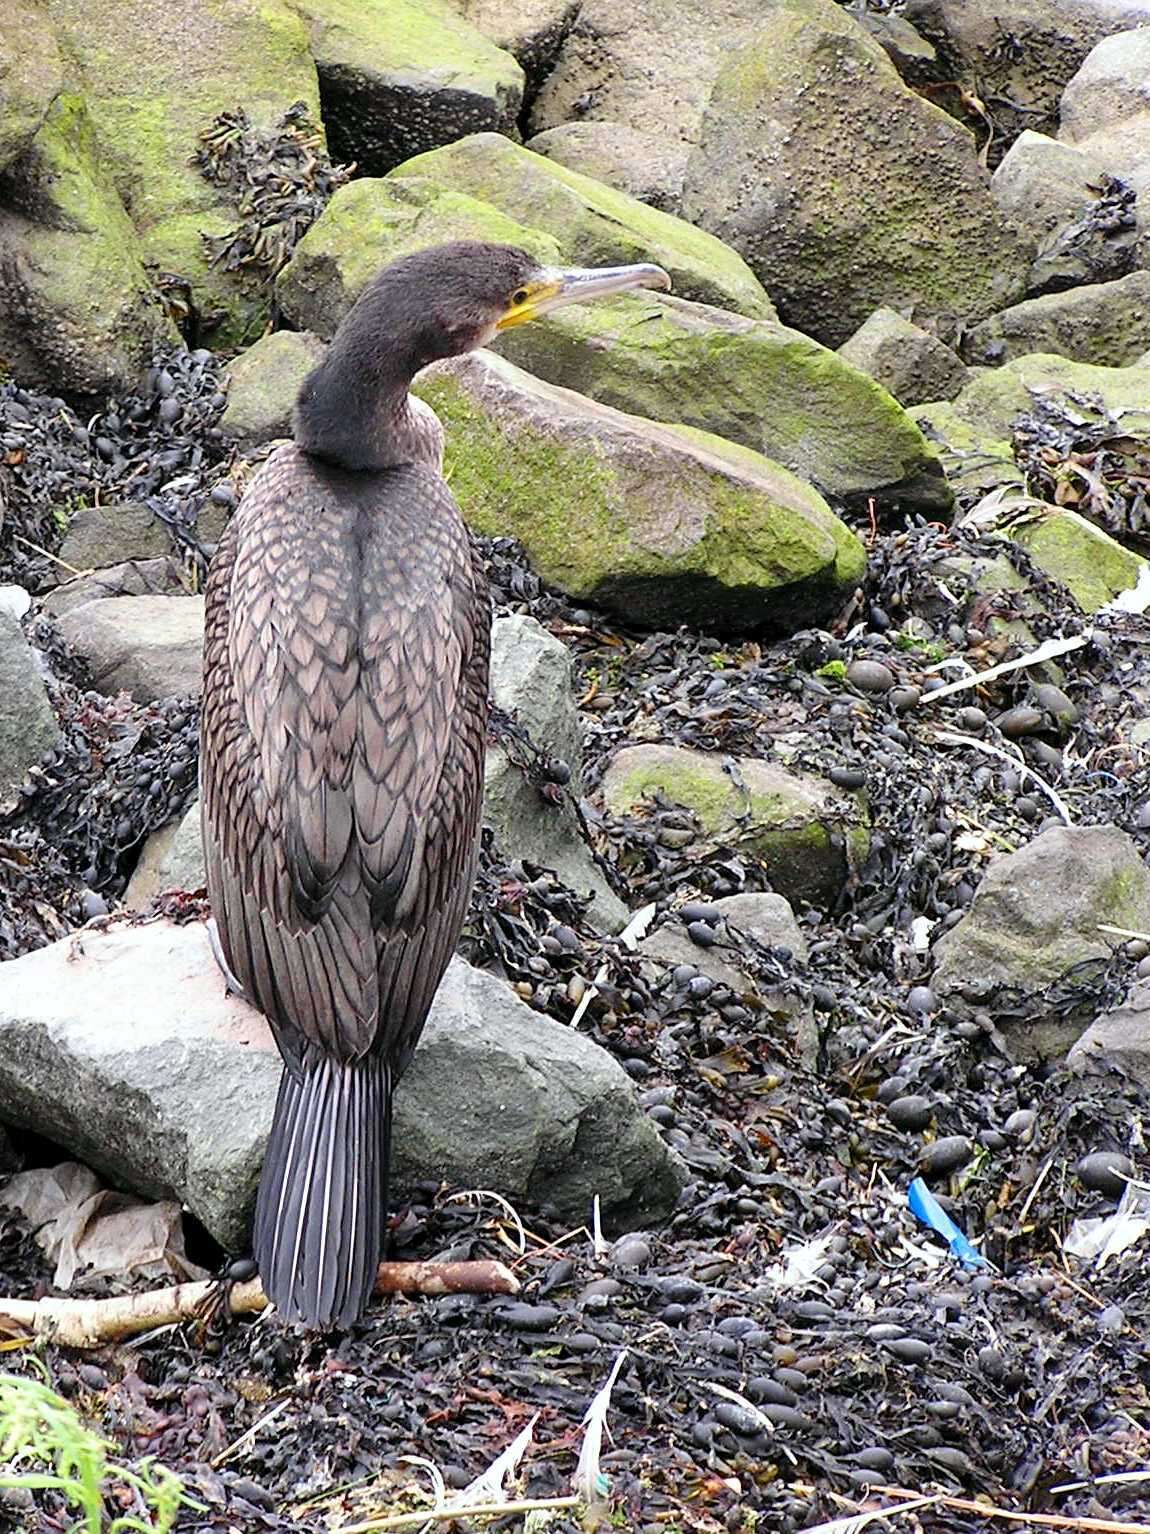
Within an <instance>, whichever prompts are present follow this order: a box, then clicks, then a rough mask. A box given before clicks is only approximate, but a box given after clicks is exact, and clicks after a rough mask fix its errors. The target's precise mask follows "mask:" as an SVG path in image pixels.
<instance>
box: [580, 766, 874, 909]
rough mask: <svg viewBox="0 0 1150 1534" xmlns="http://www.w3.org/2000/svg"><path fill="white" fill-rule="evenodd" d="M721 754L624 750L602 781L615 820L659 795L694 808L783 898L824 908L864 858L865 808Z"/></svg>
mask: <svg viewBox="0 0 1150 1534" xmlns="http://www.w3.org/2000/svg"><path fill="white" fill-rule="evenodd" d="M731 765H732V770H731V771H728V770H726V766H727V764H726V763H725V760H724V758H723V757H722V756H719V755H713V754H710V753H708V752H705V751H694V750H689V749H687V748H686V747H683V746H663V745H642V746H624V748H623V749H622V750H621V751H619V752H618V753H617V754H616V755H615V757H614V758H613V759H612V761H611V764H610V766H609V767H608V768H607V771H606V772H605V773H604V775H603V782H602V785H601V792H602V796H603V803H604V806H605V808H606V809H607V811H608V813H610V814H612V815H632V814H635V813H636V812H639V813H642V811H643V810H644V807H645V806H647V805H648V804H649V803H650V801H651V800H652V799H653V797H654V796H655V795H656V794H661V795H662V796H663V798H665V799H666V800H667V801H668V802H669V803H672V804H679V805H682V806H684V807H685V808H686V809H689V810H691V811H692V812H693V813H694V814H695V815H696V816H697V818H698V820H699V823H700V825H701V827H702V829H703V831H704V832H705V833H707V834H709V835H722V836H723V837H725V838H727V839H728V842H729V844H730V845H741V846H745V847H746V848H747V849H748V850H749V851H751V852H753V853H755V854H756V855H757V856H758V857H759V858H761V859H762V861H763V864H764V866H765V868H766V870H767V873H768V875H769V877H770V880H771V883H772V885H773V886H774V888H775V890H776V891H777V892H778V893H779V894H781V895H784V896H785V897H786V898H787V899H788V900H802V901H805V902H808V903H810V904H812V905H818V906H827V905H830V904H831V903H833V901H834V900H835V899H837V897H838V895H839V894H840V893H841V891H842V887H843V884H844V882H845V881H846V878H847V875H848V873H849V872H850V869H851V868H852V867H855V866H857V865H858V863H860V862H861V860H862V859H863V858H864V857H865V856H866V851H867V845H868V838H867V832H866V829H865V825H864V817H865V811H864V807H863V805H862V802H861V801H860V800H859V799H858V798H857V797H856V796H855V795H852V794H848V793H844V792H843V791H842V790H841V789H837V788H833V787H832V786H831V785H830V784H829V783H826V782H823V781H821V780H818V779H814V778H807V777H803V776H802V775H800V774H799V773H795V772H791V771H789V770H788V769H787V768H784V767H780V766H778V765H777V764H776V763H773V762H762V761H757V760H755V759H753V758H738V759H736V760H735V761H734V762H733V763H732V764H731Z"/></svg>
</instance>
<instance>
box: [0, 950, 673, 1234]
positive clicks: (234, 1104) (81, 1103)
mask: <svg viewBox="0 0 1150 1534" xmlns="http://www.w3.org/2000/svg"><path fill="white" fill-rule="evenodd" d="M4 979H5V984H4V989H3V995H2V998H0V1116H2V1117H3V1119H4V1120H5V1121H6V1122H7V1123H10V1124H17V1125H21V1126H32V1125H34V1126H35V1127H36V1129H37V1130H38V1131H40V1132H41V1133H44V1134H48V1135H50V1136H51V1138H52V1139H54V1140H55V1141H56V1142H57V1143H58V1144H60V1145H62V1146H64V1147H66V1148H67V1149H68V1150H69V1151H70V1152H71V1153H73V1154H74V1155H76V1156H78V1157H80V1158H81V1159H83V1160H84V1161H86V1162H88V1163H90V1164H91V1165H92V1166H93V1167H95V1168H96V1169H98V1170H99V1171H101V1172H103V1173H104V1174H105V1175H107V1176H108V1177H110V1178H112V1179H113V1180H115V1181H117V1182H119V1183H121V1184H123V1185H125V1186H127V1187H129V1188H132V1189H134V1190H135V1191H138V1192H140V1193H142V1194H145V1195H146V1196H149V1197H169V1196H172V1195H175V1196H176V1197H178V1198H180V1199H181V1200H182V1201H183V1202H184V1203H186V1204H187V1205H188V1207H189V1208H190V1209H191V1210H192V1211H193V1213H194V1214H195V1215H196V1216H197V1218H198V1219H200V1220H201V1221H202V1222H203V1224H204V1225H205V1226H206V1227H207V1229H208V1230H209V1231H211V1233H212V1234H213V1235H214V1236H215V1237H216V1239H217V1240H218V1241H220V1242H221V1243H222V1244H223V1245H224V1246H225V1247H227V1248H229V1249H230V1250H233V1251H234V1250H242V1249H243V1248H244V1246H245V1244H246V1232H247V1229H248V1222H249V1220H250V1215H251V1209H252V1205H253V1201H254V1197H255V1190H256V1184H257V1181H258V1177H259V1170H260V1165H261V1162H262V1159H263V1152H264V1147H265V1144H266V1140H267V1133H268V1130H269V1128H270V1125H271V1117H272V1108H273V1105H274V1102H275V1095H276V1089H277V1084H278V1081H279V1076H280V1060H279V1055H278V1054H277V1052H276V1050H275V1046H274V1044H273V1042H272V1039H271V1035H270V1033H269V1031H268V1029H267V1026H266V1024H265V1023H264V1020H263V1019H262V1017H260V1015H259V1014H258V1013H257V1012H256V1011H254V1009H252V1008H250V1007H248V1006H247V1005H246V1004H245V1003H244V1002H242V1001H240V1000H238V999H237V998H236V997H230V996H227V995H226V994H225V991H224V986H223V981H222V978H221V976H220V974H219V971H218V970H217V968H216V965H215V961H214V960H213V958H212V955H211V950H210V948H209V945H208V939H207V934H206V930H205V928H204V927H203V925H202V924H200V923H189V924H187V925H184V926H176V925H174V924H172V923H169V922H163V921H158V922H152V923H148V924H147V925H144V926H140V927H130V926H126V925H119V924H113V925H112V926H111V927H109V928H108V929H106V930H104V931H95V930H88V929H81V931H80V932H77V933H74V934H73V935H72V936H71V937H68V938H64V939H62V940H61V941H59V942H57V943H53V944H51V945H50V946H48V947H46V948H41V949H38V950H37V951H36V952H34V953H31V954H27V955H25V956H24V957H23V958H20V959H14V960H12V961H11V962H10V963H9V964H7V965H6V966H5V972H4ZM394 1144H395V1178H396V1184H397V1187H400V1188H402V1187H403V1186H405V1185H407V1184H410V1183H412V1182H416V1181H426V1180H429V1179H430V1180H432V1181H439V1180H440V1179H443V1180H446V1181H447V1182H449V1183H453V1184H456V1185H458V1186H461V1187H465V1188H474V1187H484V1188H494V1189H495V1190H496V1191H498V1192H500V1193H502V1194H503V1195H504V1196H505V1197H508V1198H510V1199H512V1200H533V1201H546V1202H548V1203H550V1204H552V1205H554V1206H555V1207H556V1208H557V1209H559V1210H560V1211H561V1212H562V1213H563V1214H564V1215H565V1216H567V1217H569V1218H572V1219H585V1218H586V1217H587V1211H588V1210H589V1208H590V1207H591V1202H592V1199H593V1197H594V1195H595V1194H596V1193H598V1194H599V1195H600V1198H601V1200H602V1204H603V1208H604V1210H605V1212H606V1215H607V1218H608V1222H609V1223H610V1224H611V1225H613V1226H614V1227H615V1228H616V1229H617V1230H620V1231H623V1230H627V1229H629V1228H633V1227H634V1225H636V1224H640V1223H646V1222H647V1221H650V1220H654V1219H658V1218H660V1217H662V1216H663V1215H665V1214H666V1213H667V1212H668V1211H669V1210H670V1208H671V1206H672V1204H673V1203H674V1201H675V1199H676V1197H677V1195H678V1192H679V1190H680V1188H681V1187H682V1184H683V1181H684V1174H683V1170H682V1168H681V1166H680V1165H679V1163H678V1162H677V1161H676V1160H675V1159H674V1157H673V1156H672V1155H671V1153H670V1152H669V1151H667V1150H666V1149H665V1148H664V1146H663V1144H662V1142H661V1141H660V1139H659V1136H658V1133H657V1131H656V1130H655V1128H654V1126H653V1125H652V1124H651V1123H650V1122H649V1121H648V1120H647V1119H646V1117H645V1116H644V1115H643V1114H642V1112H641V1111H640V1110H639V1107H638V1105H637V1103H636V1100H635V1095H634V1091H633V1089H632V1087H631V1084H630V1082H629V1081H628V1079H627V1077H626V1076H625V1074H624V1073H623V1071H622V1070H621V1069H620V1067H619V1066H618V1065H617V1064H616V1063H615V1062H614V1061H613V1060H612V1059H611V1058H610V1056H608V1055H607V1054H606V1053H605V1052H603V1051H601V1050H600V1049H599V1048H598V1047H597V1046H596V1045H594V1044H592V1043H591V1042H590V1040H588V1039H586V1038H584V1037H583V1036H582V1035H581V1034H577V1033H574V1032H572V1031H571V1030H570V1029H567V1028H563V1027H561V1026H560V1025H558V1024H556V1023H554V1022H552V1021H550V1020H549V1019H547V1018H544V1017H541V1016H540V1015H539V1014H538V1013H536V1012H532V1011H531V1010H530V1008H528V1007H526V1006H525V1005H524V1004H523V1003H522V1002H521V1001H519V1000H518V999H517V998H516V997H515V995H514V994H513V993H512V992H511V991H510V989H509V988H508V987H507V986H506V985H505V984H504V983H503V982H502V981H500V980H497V979H496V978H494V977H493V976H491V975H486V974H482V973H480V972H479V971H476V970H472V969H470V968H469V967H468V966H467V965H466V964H464V963H463V962H462V960H459V959H455V960H453V961H452V964H451V966H450V967H449V969H448V972H447V975H446V977H445V979H444V982H443V985H442V986H441V987H440V991H439V995H438V997H437V998H436V1001H435V1004H434V1006H433V1008H432V1013H431V1017H430V1019H429V1021H428V1025H427V1029H426V1031H425V1034H424V1037H423V1040H422V1042H421V1044H420V1046H419V1049H418V1050H417V1051H416V1055H415V1059H414V1062H413V1064H412V1066H411V1068H410V1070H409V1071H408V1073H407V1075H406V1076H405V1077H404V1080H403V1083H402V1085H401V1086H400V1088H399V1091H398V1094H397V1100H396V1122H395V1134H394Z"/></svg>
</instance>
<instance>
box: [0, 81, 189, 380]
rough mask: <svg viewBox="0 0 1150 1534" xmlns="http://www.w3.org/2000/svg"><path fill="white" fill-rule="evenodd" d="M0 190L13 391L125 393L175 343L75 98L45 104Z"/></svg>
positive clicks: (1, 287)
mask: <svg viewBox="0 0 1150 1534" xmlns="http://www.w3.org/2000/svg"><path fill="white" fill-rule="evenodd" d="M5 192H6V197H5V201H6V203H7V206H6V207H4V208H0V356H2V357H3V359H4V361H5V363H6V364H7V365H8V366H9V367H11V368H12V370H13V371H14V372H15V373H17V374H18V375H19V376H20V378H21V379H22V380H23V381H24V382H26V383H32V384H34V383H42V384H44V385H46V386H48V387H50V388H53V389H60V390H63V391H64V392H66V393H70V394H80V395H102V394H106V393H108V392H109V391H111V390H115V389H122V388H126V387H129V386H131V385H132V384H133V383H134V382H135V379H136V377H137V374H138V372H139V369H140V367H141V366H142V365H143V364H144V363H145V362H146V361H147V359H148V358H149V357H150V355H151V353H152V351H153V350H154V348H155V347H156V346H157V345H158V344H159V343H160V342H161V341H163V340H175V339H176V334H175V330H174V329H173V327H172V326H171V325H170V324H169V322H168V321H167V320H165V318H164V317H163V315H162V314H161V313H160V311H159V309H158V307H157V306H156V304H155V302H154V301H153V296H152V290H151V286H150V283H149V281H148V278H147V276H146V274H145V271H144V268H143V266H142V264H141V262H140V252H139V247H138V244H137V240H136V234H135V231H134V229H133V228H132V224H131V222H130V220H129V219H128V216H127V214H126V213H125V211H124V207H123V205H122V203H121V202H120V199H119V197H118V196H117V194H116V189H115V187H114V186H113V185H112V183H111V181H110V179H109V177H108V176H107V175H106V174H105V172H104V171H103V169H102V167H101V164H100V160H99V156H98V154H97V150H96V142H95V135H94V132H93V127H92V123H91V120H90V118H89V115H88V112H87V110H86V108H85V105H84V102H83V100H82V99H81V98H80V97H78V96H75V95H72V94H67V93H62V94H61V95H59V96H57V97H56V99H55V101H54V102H53V104H52V107H51V109H50V110H49V112H48V114H47V116H46V117H45V119H44V122H43V123H42V124H41V126H40V129H39V131H38V132H37V133H36V135H35V137H34V139H33V141H32V144H31V146H30V147H29V148H28V149H27V150H26V152H25V153H24V155H23V156H22V157H21V159H20V160H19V161H17V162H16V164H15V165H13V166H12V167H11V168H10V170H9V173H8V176H7V182H6V187H5Z"/></svg>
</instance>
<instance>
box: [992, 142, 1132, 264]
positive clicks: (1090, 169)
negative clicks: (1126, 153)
mask: <svg viewBox="0 0 1150 1534" xmlns="http://www.w3.org/2000/svg"><path fill="white" fill-rule="evenodd" d="M1105 171H1106V167H1105V166H1104V165H1103V164H1102V162H1101V161H1100V160H1098V159H1096V158H1095V157H1094V156H1093V155H1089V154H1086V153H1084V152H1083V151H1082V150H1081V149H1077V148H1075V146H1074V145H1073V144H1061V143H1059V142H1058V140H1057V139H1053V138H1049V137H1048V136H1047V135H1046V134H1045V133H1035V132H1034V130H1033V129H1031V128H1027V129H1026V130H1025V132H1023V133H1020V134H1019V135H1018V137H1017V138H1016V139H1015V141H1014V143H1013V144H1011V146H1010V148H1009V149H1008V150H1007V152H1006V154H1005V155H1003V157H1002V160H1001V161H1000V163H999V166H998V168H997V170H996V171H995V172H994V175H993V176H992V177H991V178H990V191H991V195H992V196H993V197H994V200H995V202H996V203H997V204H998V206H999V207H1000V208H1001V209H1002V211H1003V212H1004V213H1005V214H1006V215H1007V216H1008V217H1009V218H1012V219H1013V220H1014V222H1015V223H1016V224H1017V225H1018V226H1019V228H1020V229H1022V230H1023V231H1024V232H1025V233H1026V234H1027V235H1028V236H1029V237H1030V238H1031V239H1032V240H1033V241H1034V242H1035V244H1040V243H1041V242H1042V241H1044V240H1045V239H1046V238H1047V237H1048V236H1050V235H1052V234H1053V233H1054V232H1055V230H1057V229H1059V228H1061V227H1062V225H1064V224H1068V223H1072V222H1073V221H1074V220H1075V219H1078V218H1080V217H1081V216H1082V214H1083V213H1084V212H1085V211H1086V209H1087V208H1089V207H1090V206H1091V205H1092V204H1093V203H1094V202H1095V201H1096V199H1097V193H1096V192H1092V191H1091V187H1092V186H1097V185H1098V183H1099V181H1100V179H1101V177H1102V176H1103V175H1104V174H1105Z"/></svg>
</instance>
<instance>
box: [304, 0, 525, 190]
mask: <svg viewBox="0 0 1150 1534" xmlns="http://www.w3.org/2000/svg"><path fill="white" fill-rule="evenodd" d="M299 9H300V13H301V14H302V15H303V17H304V18H305V20H306V21H308V22H309V23H310V27H311V51H312V56H313V58H314V59H315V63H316V69H317V71H318V73H319V81H320V88H321V90H322V93H323V120H324V126H325V128H326V129H327V135H328V142H329V144H330V145H331V149H332V153H333V154H334V156H335V157H336V158H337V159H339V160H344V161H348V162H351V161H354V162H355V163H356V164H357V165H358V167H359V171H360V173H361V174H362V175H368V176H380V175H383V174H384V173H385V172H386V171H389V170H390V169H391V168H392V166H394V165H398V164H399V163H400V162H401V161H402V160H406V159H407V158H408V157H409V156H410V155H414V154H420V153H422V152H423V151H424V150H426V149H434V148H436V147H437V146H438V145H440V144H448V143H451V142H452V141H453V140H454V139H458V138H463V137H464V136H465V135H466V134H468V133H485V132H495V133H506V134H508V135H509V136H511V137H512V138H516V137H518V131H517V128H516V120H517V118H518V115H519V110H520V107H521V106H522V104H523V87H524V76H523V70H522V69H521V68H520V67H519V65H518V64H517V63H516V61H515V60H514V59H513V58H512V57H511V55H510V54H508V53H504V52H503V51H502V49H500V48H496V47H495V46H493V44H492V43H490V42H489V41H488V39H487V38H486V37H484V36H483V35H482V34H481V33H480V32H478V31H475V30H474V29H473V28H472V27H470V26H469V25H468V24H467V23H466V22H465V21H463V20H462V19H461V18H460V17H458V16H456V15H452V13H451V11H450V10H449V9H448V7H447V6H445V5H439V4H435V3H432V4H424V3H423V0H412V3H410V4H408V5H406V6H405V7H403V9H402V10H401V11H399V12H398V13H396V12H395V11H394V10H393V9H391V8H388V7H376V6H370V5H343V4H337V5H331V4H329V3H328V0H299Z"/></svg>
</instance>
